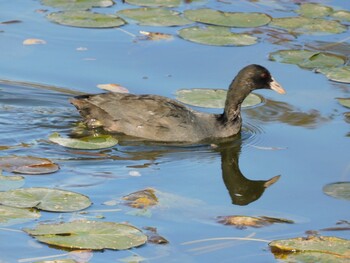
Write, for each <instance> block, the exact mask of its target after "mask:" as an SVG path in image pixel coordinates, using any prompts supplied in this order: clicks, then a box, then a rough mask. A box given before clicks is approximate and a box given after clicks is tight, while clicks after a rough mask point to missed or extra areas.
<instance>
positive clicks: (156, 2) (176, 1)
mask: <svg viewBox="0 0 350 263" xmlns="http://www.w3.org/2000/svg"><path fill="white" fill-rule="evenodd" d="M125 2H127V3H128V4H131V5H139V6H153V7H156V6H164V7H175V6H178V5H180V4H181V0H125Z"/></svg>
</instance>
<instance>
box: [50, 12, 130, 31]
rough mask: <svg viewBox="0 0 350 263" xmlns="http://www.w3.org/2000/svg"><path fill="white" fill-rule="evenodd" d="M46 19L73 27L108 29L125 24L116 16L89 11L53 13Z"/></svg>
mask: <svg viewBox="0 0 350 263" xmlns="http://www.w3.org/2000/svg"><path fill="white" fill-rule="evenodd" d="M47 18H48V19H49V20H50V21H52V22H55V23H58V24H61V25H66V26H74V27H89V28H110V27H118V26H121V25H124V24H125V21H124V20H123V19H121V18H120V17H118V16H116V15H111V14H99V13H93V12H89V11H63V12H55V13H51V14H48V15H47Z"/></svg>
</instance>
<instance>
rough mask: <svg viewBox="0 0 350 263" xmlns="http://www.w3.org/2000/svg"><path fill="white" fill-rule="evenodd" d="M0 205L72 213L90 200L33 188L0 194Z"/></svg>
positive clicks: (68, 193) (57, 190)
mask: <svg viewBox="0 0 350 263" xmlns="http://www.w3.org/2000/svg"><path fill="white" fill-rule="evenodd" d="M0 203H1V204H3V205H7V206H12V207H17V208H34V207H35V208H38V209H40V210H45V211H52V212H73V211H79V210H82V209H85V208H87V207H89V206H90V205H91V201H90V199H89V198H88V197H87V196H85V195H82V194H78V193H75V192H70V191H65V190H60V189H52V188H43V187H33V188H21V189H15V190H11V191H7V192H0Z"/></svg>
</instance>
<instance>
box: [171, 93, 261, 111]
mask: <svg viewBox="0 0 350 263" xmlns="http://www.w3.org/2000/svg"><path fill="white" fill-rule="evenodd" d="M226 95H227V90H223V89H182V90H178V91H176V99H177V100H178V101H181V102H182V103H185V104H189V105H192V106H197V107H203V108H224V107H225V100H226ZM261 102H262V98H261V97H260V96H259V95H256V94H253V93H251V94H249V95H248V97H247V98H246V99H245V100H244V101H243V103H242V107H250V106H255V105H258V104H260V103H261Z"/></svg>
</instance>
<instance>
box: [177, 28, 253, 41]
mask: <svg viewBox="0 0 350 263" xmlns="http://www.w3.org/2000/svg"><path fill="white" fill-rule="evenodd" d="M178 34H179V36H180V37H182V38H183V39H186V40H189V41H192V42H196V43H200V44H205V45H213V46H248V45H253V44H256V43H257V40H258V39H257V38H256V37H253V36H250V35H249V34H244V33H232V32H231V31H230V29H229V28H227V27H219V26H208V27H204V28H203V27H198V26H194V27H188V28H183V29H181V30H179V32H178Z"/></svg>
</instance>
